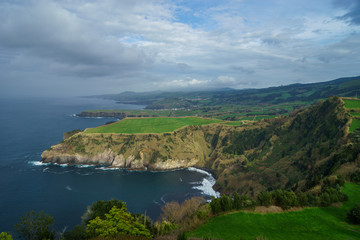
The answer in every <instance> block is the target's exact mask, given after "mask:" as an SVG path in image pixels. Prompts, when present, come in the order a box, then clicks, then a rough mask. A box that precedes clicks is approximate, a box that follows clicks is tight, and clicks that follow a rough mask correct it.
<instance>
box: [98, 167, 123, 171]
mask: <svg viewBox="0 0 360 240" xmlns="http://www.w3.org/2000/svg"><path fill="white" fill-rule="evenodd" d="M95 169H96V170H103V171H115V170H121V168H115V167H98V168H95Z"/></svg>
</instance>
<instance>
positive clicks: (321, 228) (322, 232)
mask: <svg viewBox="0 0 360 240" xmlns="http://www.w3.org/2000/svg"><path fill="white" fill-rule="evenodd" d="M343 191H344V192H345V193H346V194H347V195H348V196H349V201H348V202H346V203H345V204H344V205H343V206H341V207H339V208H336V207H328V208H307V209H304V210H302V211H298V212H287V213H271V214H258V213H244V212H238V213H232V214H227V215H222V216H219V217H215V218H212V219H210V220H209V221H208V222H207V223H205V224H204V225H201V226H200V227H199V228H197V229H196V230H195V231H193V232H191V233H190V234H189V235H190V236H193V237H211V238H213V239H215V238H216V239H224V240H225V239H226V240H232V239H255V238H256V237H259V236H263V237H266V238H267V239H284V240H285V239H286V240H288V239H289V240H290V239H360V226H355V225H350V224H348V223H347V222H346V213H347V212H348V210H349V209H350V208H351V207H353V206H354V204H355V203H356V202H360V186H359V185H356V184H352V183H347V184H346V185H345V187H344V188H343Z"/></svg>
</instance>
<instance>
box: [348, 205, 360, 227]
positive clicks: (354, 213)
mask: <svg viewBox="0 0 360 240" xmlns="http://www.w3.org/2000/svg"><path fill="white" fill-rule="evenodd" d="M347 219H348V220H349V221H350V222H351V223H353V224H360V204H356V205H355V206H354V207H353V208H352V209H350V211H349V212H348V213H347Z"/></svg>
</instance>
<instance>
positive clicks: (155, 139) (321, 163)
mask: <svg viewBox="0 0 360 240" xmlns="http://www.w3.org/2000/svg"><path fill="white" fill-rule="evenodd" d="M350 122H351V118H350V115H349V113H348V111H347V110H346V108H345V107H344V103H343V101H342V100H341V99H340V98H338V97H332V98H329V99H328V100H326V101H322V102H319V103H317V104H315V105H313V106H311V107H310V108H307V109H303V110H298V111H296V112H294V113H292V114H291V115H289V116H285V117H279V118H274V119H264V120H261V121H259V122H252V123H247V124H243V125H240V126H231V125H225V124H220V123H213V124H208V125H199V126H185V127H182V128H180V129H177V130H175V131H173V132H167V133H157V134H156V133H138V134H121V133H86V131H85V133H78V134H75V135H73V136H72V137H70V138H68V139H66V140H64V141H63V142H62V143H60V144H57V145H55V146H52V147H51V148H50V149H49V150H47V151H44V153H43V154H42V158H43V161H44V162H56V163H70V164H98V165H107V166H113V167H126V168H131V169H148V170H167V169H174V168H183V167H189V166H197V167H204V168H207V169H210V170H212V171H213V172H214V173H215V174H216V176H217V183H216V185H215V187H216V188H217V190H219V191H221V192H223V193H232V192H234V191H239V192H241V193H247V194H249V195H256V194H257V193H258V192H260V191H263V190H268V189H276V188H285V189H289V188H292V189H293V190H298V189H302V190H307V189H311V188H313V187H315V186H316V185H317V184H318V183H319V181H320V180H321V179H322V178H323V177H324V176H329V175H331V174H335V173H337V172H342V173H344V174H345V175H347V174H350V173H351V172H354V171H356V169H358V165H357V164H358V162H359V152H360V151H359V149H360V148H359V143H358V142H357V140H356V139H357V138H350V137H348V136H353V135H354V134H350V135H349V134H348V129H349V125H350Z"/></svg>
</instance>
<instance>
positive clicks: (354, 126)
mask: <svg viewBox="0 0 360 240" xmlns="http://www.w3.org/2000/svg"><path fill="white" fill-rule="evenodd" d="M357 128H360V119H358V118H353V119H352V122H351V125H350V129H349V132H354V131H355V129H357Z"/></svg>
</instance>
